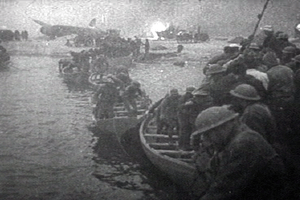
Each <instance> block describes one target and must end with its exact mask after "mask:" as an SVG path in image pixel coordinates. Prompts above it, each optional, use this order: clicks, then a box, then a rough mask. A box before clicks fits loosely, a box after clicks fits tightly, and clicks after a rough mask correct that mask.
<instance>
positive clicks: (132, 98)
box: [121, 81, 143, 117]
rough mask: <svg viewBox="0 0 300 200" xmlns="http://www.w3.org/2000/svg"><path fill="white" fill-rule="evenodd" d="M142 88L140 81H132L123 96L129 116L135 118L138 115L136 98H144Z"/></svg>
mask: <svg viewBox="0 0 300 200" xmlns="http://www.w3.org/2000/svg"><path fill="white" fill-rule="evenodd" d="M140 87H141V84H140V83H139V82H138V81H132V82H131V84H130V85H128V86H127V87H126V88H125V90H124V92H123V93H122V94H121V98H122V100H123V102H124V106H125V108H126V110H127V111H128V115H129V116H133V117H134V116H136V115H137V114H138V113H137V111H138V110H137V104H136V98H137V97H138V96H143V92H142V90H141V88H140Z"/></svg>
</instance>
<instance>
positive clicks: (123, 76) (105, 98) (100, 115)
mask: <svg viewBox="0 0 300 200" xmlns="http://www.w3.org/2000/svg"><path fill="white" fill-rule="evenodd" d="M138 98H145V92H143V91H142V90H141V84H140V83H139V82H138V81H136V80H132V79H131V78H130V76H129V73H128V69H127V68H126V67H122V66H120V67H118V68H117V70H116V73H115V74H108V75H106V76H103V77H102V78H101V81H100V84H99V85H98V87H97V89H96V91H95V93H94V94H93V101H96V102H97V103H96V107H95V108H94V110H93V114H94V117H95V119H96V120H99V119H109V118H113V117H115V114H114V106H115V104H116V103H123V104H124V107H125V109H126V111H127V112H128V116H129V117H136V116H137V115H138V108H137V103H136V101H137V99H138Z"/></svg>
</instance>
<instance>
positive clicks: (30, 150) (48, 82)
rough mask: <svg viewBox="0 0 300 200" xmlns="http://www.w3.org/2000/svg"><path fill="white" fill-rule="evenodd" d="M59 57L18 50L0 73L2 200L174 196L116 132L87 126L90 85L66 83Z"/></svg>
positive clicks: (89, 111)
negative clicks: (130, 153) (130, 152)
mask: <svg viewBox="0 0 300 200" xmlns="http://www.w3.org/2000/svg"><path fill="white" fill-rule="evenodd" d="M58 60H59V58H50V57H26V56H18V57H17V56H13V57H12V66H11V68H10V69H9V70H5V71H1V72H0V147H1V148H0V163H1V165H0V199H13V200H15V199H17V200H18V199H30V200H32V199H47V200H48V199H51V200H52V199H72V200H74V199H176V198H175V197H174V196H173V191H172V190H173V189H170V188H173V186H169V185H170V184H171V183H170V182H168V181H167V180H166V179H164V178H160V176H157V175H156V174H155V173H156V170H153V169H151V167H150V168H146V167H143V165H141V164H140V163H137V162H135V161H134V160H133V159H132V158H131V157H129V156H128V155H126V154H125V153H123V151H122V149H121V148H120V146H118V143H117V141H116V139H115V138H114V137H113V136H112V135H110V134H108V133H98V134H95V133H92V132H90V131H89V130H88V128H87V126H88V125H89V124H90V123H91V120H92V119H91V108H90V105H89V101H88V99H89V97H90V95H91V92H92V91H91V90H90V89H89V87H75V86H74V85H72V84H70V83H68V84H66V83H64V82H63V79H62V77H60V76H59V74H58V69H57V62H58ZM78 88H79V89H78ZM151 170H152V171H151Z"/></svg>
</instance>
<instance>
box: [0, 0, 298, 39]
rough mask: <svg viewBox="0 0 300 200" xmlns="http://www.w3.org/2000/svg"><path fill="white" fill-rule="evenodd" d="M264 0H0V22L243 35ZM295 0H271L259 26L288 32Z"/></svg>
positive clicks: (33, 29)
mask: <svg viewBox="0 0 300 200" xmlns="http://www.w3.org/2000/svg"><path fill="white" fill-rule="evenodd" d="M265 2H266V0H201V2H199V0H0V8H1V9H0V12H1V18H0V26H6V27H7V28H8V29H12V30H16V29H18V30H25V29H26V30H28V31H29V34H30V35H31V36H39V35H41V33H40V32H39V29H40V25H38V24H36V23H35V22H33V21H32V20H31V19H32V18H33V19H38V20H41V21H43V22H45V23H49V24H52V25H54V24H61V25H72V26H81V27H87V26H88V23H89V22H90V20H91V19H92V18H97V27H98V28H101V29H107V28H116V29H121V31H122V32H121V33H123V34H125V35H131V36H132V35H136V34H141V33H142V32H143V31H147V30H149V29H150V28H151V27H150V26H151V24H152V23H155V22H156V21H162V22H163V23H173V24H175V25H178V26H180V27H181V28H183V29H187V28H189V27H192V28H195V27H197V26H198V25H201V27H202V28H203V29H202V30H204V31H207V32H208V33H209V34H217V35H221V34H224V35H228V34H234V35H236V34H243V35H247V34H248V32H251V31H252V30H253V27H254V26H255V23H256V22H257V17H256V16H257V14H259V13H260V12H261V10H262V7H263V4H264V3H265ZM299 10H300V1H299V0H271V1H270V4H269V6H268V9H267V12H266V13H265V16H264V18H263V20H262V25H263V24H264V23H268V24H271V25H274V26H275V28H280V29H282V28H283V29H285V30H284V31H289V32H292V30H293V26H294V24H295V23H296V21H297V20H296V15H297V13H299Z"/></svg>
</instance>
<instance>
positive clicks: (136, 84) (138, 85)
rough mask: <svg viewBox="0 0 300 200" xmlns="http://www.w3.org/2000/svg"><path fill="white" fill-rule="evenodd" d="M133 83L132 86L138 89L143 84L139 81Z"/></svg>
mask: <svg viewBox="0 0 300 200" xmlns="http://www.w3.org/2000/svg"><path fill="white" fill-rule="evenodd" d="M131 83H132V85H135V86H137V87H140V86H141V84H140V83H139V82H138V81H132V82H131Z"/></svg>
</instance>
